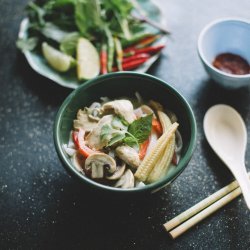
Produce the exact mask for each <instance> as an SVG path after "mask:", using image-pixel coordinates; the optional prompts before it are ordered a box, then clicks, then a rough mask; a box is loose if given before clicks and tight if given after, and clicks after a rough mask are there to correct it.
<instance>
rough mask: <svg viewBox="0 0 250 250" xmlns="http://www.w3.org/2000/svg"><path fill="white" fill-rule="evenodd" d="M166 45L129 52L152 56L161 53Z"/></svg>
mask: <svg viewBox="0 0 250 250" xmlns="http://www.w3.org/2000/svg"><path fill="white" fill-rule="evenodd" d="M164 47H165V45H157V46H151V47H147V48H142V49H136V48H134V49H131V50H130V51H127V52H134V53H135V54H141V53H150V54H155V53H157V52H159V51H161V50H162V49H163V48H164Z"/></svg>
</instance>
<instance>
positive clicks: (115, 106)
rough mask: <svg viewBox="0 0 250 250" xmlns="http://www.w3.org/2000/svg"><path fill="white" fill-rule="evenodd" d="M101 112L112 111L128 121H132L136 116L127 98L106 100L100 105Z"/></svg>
mask: <svg viewBox="0 0 250 250" xmlns="http://www.w3.org/2000/svg"><path fill="white" fill-rule="evenodd" d="M102 110H103V112H104V113H105V112H110V111H111V112H114V113H115V114H117V115H121V116H122V117H123V118H124V119H125V120H126V121H127V122H128V123H132V122H133V121H134V120H135V119H136V116H135V114H134V108H133V105H132V103H131V102H130V101H128V100H116V101H112V102H107V103H105V104H104V105H103V106H102Z"/></svg>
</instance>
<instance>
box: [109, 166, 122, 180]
mask: <svg viewBox="0 0 250 250" xmlns="http://www.w3.org/2000/svg"><path fill="white" fill-rule="evenodd" d="M125 169H126V164H125V163H123V164H122V165H121V166H116V170H115V172H114V173H113V174H112V175H111V176H107V177H106V179H108V180H118V179H119V178H121V177H122V175H123V173H124V171H125Z"/></svg>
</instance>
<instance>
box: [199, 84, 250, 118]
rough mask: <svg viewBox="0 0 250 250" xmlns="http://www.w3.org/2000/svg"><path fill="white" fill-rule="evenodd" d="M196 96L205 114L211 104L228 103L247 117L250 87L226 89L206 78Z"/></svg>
mask: <svg viewBox="0 0 250 250" xmlns="http://www.w3.org/2000/svg"><path fill="white" fill-rule="evenodd" d="M195 96H196V97H197V105H199V108H200V110H201V112H202V113H203V116H204V115H205V113H206V111H207V109H208V108H210V107H211V106H213V105H216V104H227V105H230V106H232V107H234V108H235V109H236V110H237V111H238V112H239V113H240V114H241V116H242V117H243V119H246V115H247V113H246V112H247V108H248V105H249V99H250V87H244V88H239V89H226V88H223V87H221V86H220V85H219V84H217V83H216V82H214V81H213V80H206V81H203V82H202V83H201V84H200V89H197V91H196V93H195Z"/></svg>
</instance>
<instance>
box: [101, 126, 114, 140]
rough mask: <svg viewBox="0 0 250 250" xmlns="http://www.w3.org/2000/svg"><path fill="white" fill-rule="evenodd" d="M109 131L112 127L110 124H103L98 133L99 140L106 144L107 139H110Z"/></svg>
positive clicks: (110, 131)
mask: <svg viewBox="0 0 250 250" xmlns="http://www.w3.org/2000/svg"><path fill="white" fill-rule="evenodd" d="M111 133H112V128H111V127H110V125H108V124H105V125H103V126H102V128H101V134H100V137H101V141H102V142H105V143H106V144H108V142H109V140H110V139H111Z"/></svg>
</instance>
